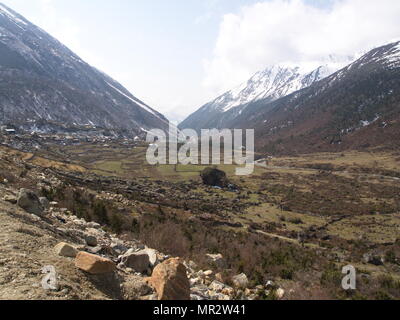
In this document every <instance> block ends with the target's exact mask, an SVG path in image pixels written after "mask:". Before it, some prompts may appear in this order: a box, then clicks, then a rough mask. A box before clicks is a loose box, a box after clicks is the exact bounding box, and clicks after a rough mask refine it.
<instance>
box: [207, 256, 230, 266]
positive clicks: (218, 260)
mask: <svg viewBox="0 0 400 320" xmlns="http://www.w3.org/2000/svg"><path fill="white" fill-rule="evenodd" d="M206 259H207V261H208V263H210V264H211V265H212V266H215V267H217V268H219V269H223V268H225V266H226V262H225V259H224V257H223V256H222V254H220V253H219V254H206Z"/></svg>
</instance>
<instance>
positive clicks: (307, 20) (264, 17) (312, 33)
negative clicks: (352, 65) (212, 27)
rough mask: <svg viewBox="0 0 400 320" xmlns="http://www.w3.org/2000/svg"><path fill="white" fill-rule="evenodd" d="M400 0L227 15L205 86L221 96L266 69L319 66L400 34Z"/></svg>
mask: <svg viewBox="0 0 400 320" xmlns="http://www.w3.org/2000/svg"><path fill="white" fill-rule="evenodd" d="M399 16H400V1H398V0H380V1H376V0H333V1H332V5H330V6H329V7H328V6H327V7H315V6H312V5H310V4H309V2H306V0H272V1H268V2H260V3H256V4H254V5H251V6H245V7H243V8H241V10H240V12H239V13H238V14H227V15H225V16H224V17H223V21H222V23H221V25H220V30H219V36H218V39H217V43H216V45H215V48H214V53H213V56H212V57H211V58H210V59H208V60H205V61H204V67H205V72H206V76H205V79H204V81H203V85H204V86H205V87H207V88H208V89H209V90H210V91H212V92H214V93H215V94H217V93H222V92H224V91H225V90H228V89H231V88H232V87H233V86H236V85H237V84H238V83H240V82H242V81H244V80H246V79H248V78H249V77H250V76H251V75H252V74H254V73H255V72H257V71H259V70H261V69H264V68H266V67H267V66H268V65H272V64H276V63H284V62H292V63H298V62H310V63H312V62H315V61H320V60H323V59H325V58H326V57H327V56H328V55H330V54H335V55H338V56H348V55H354V54H356V53H357V52H359V51H365V50H367V49H370V48H373V47H376V46H379V45H381V44H384V43H387V42H389V41H390V40H391V39H394V38H398V37H399V36H400V19H399Z"/></svg>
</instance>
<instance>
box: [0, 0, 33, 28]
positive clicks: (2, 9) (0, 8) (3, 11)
mask: <svg viewBox="0 0 400 320" xmlns="http://www.w3.org/2000/svg"><path fill="white" fill-rule="evenodd" d="M0 14H1V15H6V16H8V18H9V19H11V20H13V21H14V22H15V23H16V24H18V23H21V24H23V25H25V26H27V25H28V24H27V23H26V22H25V21H23V20H22V19H20V18H19V17H17V16H16V15H15V14H14V13H12V12H11V11H10V10H9V9H8V8H7V7H5V6H4V5H3V4H1V3H0Z"/></svg>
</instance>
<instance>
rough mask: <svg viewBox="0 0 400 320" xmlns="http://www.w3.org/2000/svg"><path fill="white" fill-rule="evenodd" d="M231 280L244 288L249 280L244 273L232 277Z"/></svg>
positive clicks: (238, 286)
mask: <svg viewBox="0 0 400 320" xmlns="http://www.w3.org/2000/svg"><path fill="white" fill-rule="evenodd" d="M232 282H233V284H234V285H235V287H237V288H241V289H245V288H246V287H247V285H248V284H249V280H248V279H247V276H246V275H245V274H244V273H241V274H239V275H237V276H234V277H232Z"/></svg>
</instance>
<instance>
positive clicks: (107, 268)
mask: <svg viewBox="0 0 400 320" xmlns="http://www.w3.org/2000/svg"><path fill="white" fill-rule="evenodd" d="M75 266H76V267H77V268H78V269H81V270H83V271H85V272H88V273H90V274H104V273H111V272H113V271H114V270H115V268H116V266H115V264H114V262H112V261H111V260H109V259H106V258H102V257H99V256H96V255H94V254H90V253H87V252H83V251H81V252H79V253H78V254H77V256H76V258H75Z"/></svg>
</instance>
